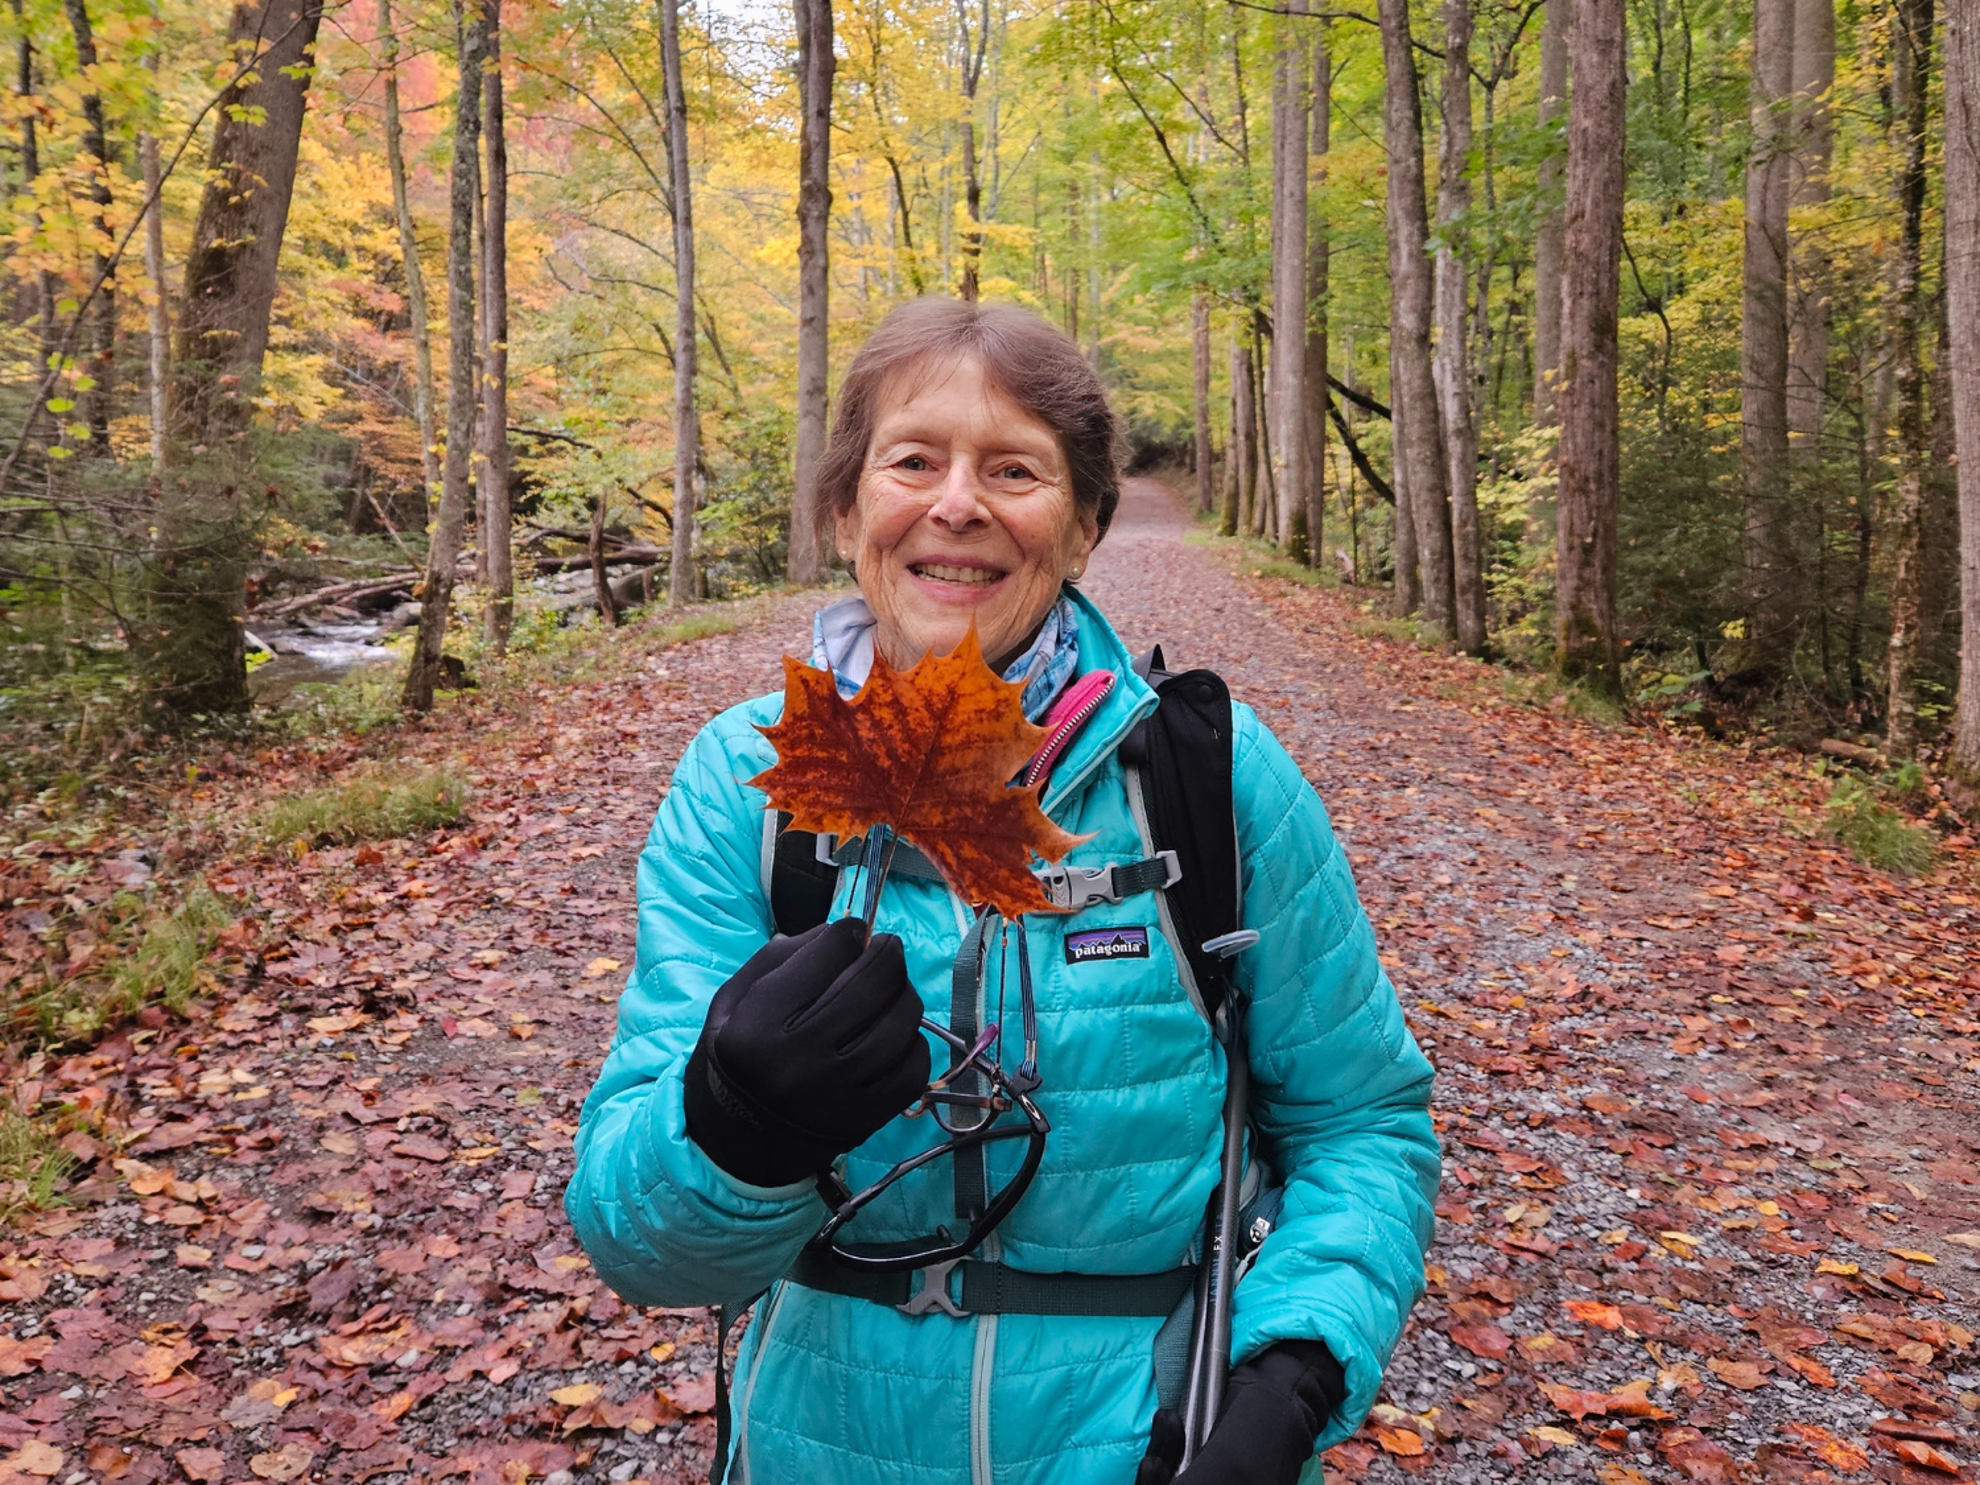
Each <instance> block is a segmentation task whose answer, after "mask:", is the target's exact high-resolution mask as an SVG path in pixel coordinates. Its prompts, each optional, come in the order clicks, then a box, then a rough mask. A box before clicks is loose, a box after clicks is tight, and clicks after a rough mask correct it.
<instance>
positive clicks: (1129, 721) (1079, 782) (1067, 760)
mask: <svg viewBox="0 0 1980 1485" xmlns="http://www.w3.org/2000/svg"><path fill="white" fill-rule="evenodd" d="M1065 591H1066V595H1067V597H1068V598H1070V599H1071V601H1072V604H1073V606H1074V607H1075V608H1076V609H1078V610H1079V674H1081V675H1084V674H1086V673H1087V672H1088V671H1092V670H1111V671H1112V672H1113V673H1114V688H1113V690H1111V691H1110V692H1108V693H1107V699H1106V700H1105V701H1103V702H1102V703H1101V704H1100V710H1099V711H1097V712H1095V713H1094V714H1093V720H1092V721H1090V722H1088V723H1087V724H1086V726H1085V727H1084V728H1083V729H1082V730H1081V731H1080V734H1079V736H1078V738H1077V739H1075V740H1074V742H1073V745H1072V746H1071V747H1070V748H1068V749H1067V750H1066V755H1065V756H1064V757H1063V758H1061V759H1060V760H1059V761H1058V763H1057V764H1056V765H1055V766H1054V767H1053V769H1052V777H1051V778H1050V780H1048V781H1047V783H1046V786H1045V797H1044V799H1043V800H1042V802H1041V807H1042V808H1043V809H1044V810H1045V811H1046V813H1048V814H1049V813H1051V811H1052V810H1053V809H1055V808H1056V807H1057V806H1058V805H1059V804H1061V803H1062V802H1064V801H1065V800H1067V799H1069V798H1071V797H1072V795H1073V794H1074V793H1075V792H1077V791H1078V790H1079V789H1081V788H1083V787H1084V786H1085V784H1086V782H1087V780H1088V779H1089V778H1090V777H1091V776H1092V774H1093V773H1094V771H1095V770H1096V769H1097V768H1098V767H1099V766H1100V765H1101V764H1102V763H1103V762H1105V761H1106V758H1107V756H1108V755H1109V754H1110V753H1112V752H1113V751H1114V750H1115V749H1116V748H1118V747H1119V746H1120V745H1121V744H1122V742H1124V741H1125V740H1126V738H1127V735H1128V733H1130V732H1132V731H1133V730H1134V727H1135V724H1136V723H1138V722H1140V721H1141V719H1142V718H1144V717H1146V716H1147V715H1148V714H1149V713H1150V712H1152V711H1154V710H1155V703H1156V696H1155V692H1154V690H1153V689H1152V688H1151V687H1150V686H1149V684H1148V683H1147V682H1146V681H1144V680H1143V679H1142V678H1141V677H1140V676H1138V675H1136V674H1135V672H1134V656H1133V655H1132V654H1130V653H1129V651H1128V648H1127V646H1126V645H1125V644H1123V643H1122V641H1121V637H1120V636H1119V635H1118V634H1116V633H1115V632H1114V626H1113V625H1112V624H1109V623H1108V622H1107V619H1106V616H1105V615H1104V614H1102V613H1101V612H1100V610H1099V609H1098V608H1096V607H1095V606H1094V604H1093V600H1092V599H1090V598H1088V597H1087V596H1086V595H1085V594H1084V593H1082V592H1081V591H1080V590H1079V589H1077V588H1073V587H1070V586H1068V587H1067V588H1066V590H1065Z"/></svg>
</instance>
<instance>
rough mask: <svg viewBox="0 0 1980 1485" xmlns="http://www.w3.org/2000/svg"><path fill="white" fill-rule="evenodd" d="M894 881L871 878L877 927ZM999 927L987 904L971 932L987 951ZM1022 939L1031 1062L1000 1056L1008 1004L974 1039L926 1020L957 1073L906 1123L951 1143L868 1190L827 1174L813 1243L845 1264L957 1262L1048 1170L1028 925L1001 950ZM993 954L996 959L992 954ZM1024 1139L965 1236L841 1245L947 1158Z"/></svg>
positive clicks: (881, 1266)
mask: <svg viewBox="0 0 1980 1485" xmlns="http://www.w3.org/2000/svg"><path fill="white" fill-rule="evenodd" d="M887 855H888V857H889V858H891V856H892V849H891V843H890V845H889V849H888V852H887ZM884 875H885V865H884V862H883V865H882V869H881V870H880V871H879V872H876V873H874V874H873V876H871V877H869V879H868V892H867V900H868V917H867V921H868V922H871V921H872V916H871V913H872V906H873V904H874V902H875V900H876V899H877V898H878V896H879V890H878V886H877V882H878V880H879V878H881V877H882V876H884ZM998 921H999V920H998V918H997V915H996V914H995V913H994V912H992V911H991V910H990V909H988V908H986V909H984V910H983V911H982V912H981V913H979V914H978V916H977V921H976V924H975V926H974V927H973V928H972V929H971V932H972V933H973V934H980V935H982V936H983V941H984V943H985V944H986V945H987V943H988V941H989V935H990V933H991V931H992V930H993V929H994V928H995V927H996V924H997V922H998ZM1013 938H1014V939H1015V940H1016V949H1017V960H1018V1000H1019V1011H1020V1015H1021V1017H1022V1027H1023V1034H1024V1057H1023V1060H1022V1061H1021V1062H1019V1064H1018V1066H1017V1068H1016V1070H1015V1071H1012V1072H1008V1073H1007V1072H1005V1071H1004V1068H1003V1063H1002V1059H1001V1057H1000V1056H999V1055H998V1051H999V1049H1000V1048H1001V1047H1002V1044H1003V1029H1002V1016H1001V1007H1000V1015H999V1019H998V1020H996V1021H992V1022H991V1023H989V1024H988V1025H986V1026H985V1027H984V1028H983V1030H982V1032H981V1033H980V1034H978V1036H977V1037H976V1039H975V1040H974V1041H970V1040H965V1039H964V1038H963V1037H961V1036H958V1035H957V1034H956V1033H955V1032H954V1031H952V1030H951V1029H950V1028H949V1027H947V1026H938V1025H937V1024H936V1023H935V1022H933V1021H931V1020H929V1019H928V1018H927V1017H925V1016H924V1017H922V1020H921V1026H922V1029H923V1030H924V1031H927V1032H929V1033H930V1034H931V1035H933V1036H935V1037H936V1038H938V1039H939V1040H940V1041H941V1042H943V1043H944V1044H945V1045H946V1046H947V1047H948V1049H949V1068H948V1071H947V1072H945V1073H943V1074H942V1075H941V1076H940V1077H938V1078H937V1079H935V1081H934V1082H933V1083H931V1084H929V1086H928V1091H927V1092H925V1093H923V1094H922V1095H921V1098H920V1099H919V1100H918V1101H917V1102H916V1103H915V1105H914V1107H913V1108H911V1109H909V1110H908V1111H907V1114H906V1117H907V1118H910V1119H919V1118H921V1117H923V1116H924V1115H926V1116H927V1117H929V1118H932V1119H933V1120H934V1121H935V1123H936V1125H937V1126H939V1127H940V1129H941V1130H942V1132H943V1133H944V1134H945V1135H947V1136H948V1138H947V1139H945V1140H943V1141H941V1142H940V1143H939V1144H935V1145H931V1146H929V1148H927V1149H926V1150H922V1151H919V1152H917V1153H916V1154H914V1155H911V1156H909V1157H908V1158H907V1159H906V1160H903V1161H901V1162H899V1163H898V1164H897V1165H895V1166H894V1167H893V1169H891V1170H889V1171H888V1172H887V1174H886V1175H884V1176H882V1177H881V1178H880V1179H879V1180H878V1181H876V1182H874V1183H873V1184H872V1185H871V1186H868V1187H866V1188H865V1189H864V1190H862V1191H859V1192H854V1191H853V1190H852V1189H851V1188H850V1187H849V1186H847V1185H846V1183H845V1181H844V1180H843V1179H842V1178H841V1177H840V1175H839V1173H838V1172H837V1171H836V1170H829V1171H826V1172H825V1173H823V1174H822V1175H820V1176H819V1178H818V1194H819V1195H820V1196H822V1197H823V1198H824V1199H825V1205H826V1206H828V1207H830V1208H831V1209H832V1215H831V1216H830V1217H828V1218H827V1219H826V1221H825V1225H824V1226H823V1227H821V1228H819V1230H818V1233H817V1236H815V1237H813V1238H812V1240H811V1244H810V1246H811V1247H812V1248H813V1249H814V1250H822V1251H826V1252H829V1253H831V1254H832V1256H833V1257H834V1258H835V1259H837V1260H838V1261H839V1262H840V1263H844V1264H848V1265H850V1266H852V1267H854V1268H859V1269H865V1270H868V1271H887V1270H898V1269H913V1268H927V1267H930V1266H932V1265H936V1264H943V1263H951V1262H954V1261H955V1260H957V1259H960V1258H964V1257H966V1256H968V1255H969V1254H970V1253H971V1252H973V1251H974V1250H975V1249H976V1248H977V1247H978V1246H979V1245H981V1243H982V1242H983V1240H984V1239H985V1238H987V1237H989V1236H990V1234H991V1233H992V1232H993V1231H995V1230H996V1228H997V1226H998V1224H1000V1223H1001V1222H1002V1221H1003V1220H1004V1219H1005V1218H1006V1217H1008V1216H1009V1215H1010V1214H1011V1212H1012V1210H1013V1209H1014V1208H1015V1207H1016V1206H1017V1204H1018V1202H1020V1201H1021V1200H1023V1198H1024V1194H1025V1192H1026V1191H1028V1190H1029V1189H1030V1187H1031V1182H1032V1179H1033V1178H1034V1177H1035V1176H1036V1175H1037V1174H1038V1167H1039V1164H1040V1162H1042V1161H1043V1160H1044V1158H1045V1136H1046V1135H1048V1134H1050V1133H1051V1132H1052V1125H1051V1121H1050V1120H1048V1119H1047V1118H1046V1117H1045V1115H1044V1113H1043V1111H1041V1110H1040V1109H1039V1107H1038V1105H1037V1103H1036V1102H1035V1101H1034V1100H1033V1099H1032V1094H1034V1093H1036V1092H1037V1091H1038V1089H1039V1088H1040V1087H1041V1086H1042V1083H1043V1080H1042V1079H1041V1078H1040V1077H1039V1075H1038V1006H1037V1001H1036V999H1035V997H1034V996H1033V993H1032V986H1031V956H1030V954H1029V953H1028V952H1027V946H1026V943H1025V933H1024V922H1023V920H1022V919H1019V920H1016V921H1015V922H1010V923H1007V924H1005V927H1004V931H1003V933H1002V934H1001V935H1000V944H1002V945H1003V946H1005V947H1008V945H1009V940H1010V939H1013ZM984 957H985V960H987V958H988V956H987V954H986V955H985V956H984ZM980 973H981V969H980V967H979V974H980ZM1000 998H1001V992H1000ZM1012 1113H1015V1114H1019V1115H1021V1116H1022V1119H1023V1122H1022V1123H1020V1122H1018V1121H1016V1120H1012V1121H1010V1122H1008V1123H1006V1122H1002V1121H1003V1120H1004V1116H1005V1115H1007V1114H1012ZM972 1115H973V1117H972ZM1018 1139H1021V1140H1027V1141H1029V1144H1028V1145H1027V1146H1026V1148H1025V1152H1024V1159H1023V1160H1022V1161H1021V1162H1020V1163H1019V1165H1018V1169H1017V1173H1016V1174H1015V1175H1013V1176H1012V1177H1011V1179H1010V1180H1009V1181H1008V1182H1007V1183H1005V1185H1004V1187H1003V1189H1002V1190H1000V1191H999V1192H997V1194H996V1195H995V1196H994V1197H992V1198H991V1199H990V1200H989V1201H988V1202H986V1203H985V1204H984V1207H983V1210H982V1211H981V1212H980V1213H978V1214H977V1215H976V1216H975V1217H973V1218H972V1219H970V1222H969V1225H968V1229H967V1231H965V1232H964V1234H963V1235H962V1237H960V1238H958V1237H956V1236H955V1234H954V1233H953V1232H951V1231H950V1229H949V1228H948V1227H947V1226H946V1225H944V1226H939V1227H937V1228H936V1229H935V1231H934V1233H933V1234H931V1235H930V1236H928V1237H925V1238H910V1239H908V1240H907V1241H905V1242H889V1243H842V1242H840V1241H839V1238H838V1235H839V1233H840V1231H841V1230H842V1229H843V1228H844V1227H845V1225H846V1224H847V1223H848V1222H850V1221H852V1219H853V1218H854V1217H856V1216H858V1215H859V1214H860V1212H862V1211H864V1210H865V1209H866V1208H867V1207H868V1206H869V1205H871V1204H872V1203H873V1202H874V1201H875V1200H876V1199H877V1198H878V1197H879V1196H880V1195H881V1193H882V1192H884V1191H886V1190H887V1189H888V1188H889V1187H891V1186H893V1185H895V1184H896V1183H897V1182H899V1181H901V1180H904V1179H905V1178H906V1177H908V1176H909V1175H912V1174H913V1173H914V1172H915V1171H918V1170H920V1169H921V1168H922V1167H923V1166H925V1165H929V1164H931V1163H932V1162H934V1161H936V1160H939V1159H941V1158H942V1157H943V1156H944V1155H949V1156H962V1155H965V1154H969V1153H973V1152H975V1151H977V1150H980V1149H982V1148H983V1147H984V1146H987V1145H990V1144H994V1143H998V1142H1001V1141H1004V1140H1018Z"/></svg>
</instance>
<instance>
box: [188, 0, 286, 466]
mask: <svg viewBox="0 0 1980 1485" xmlns="http://www.w3.org/2000/svg"><path fill="white" fill-rule="evenodd" d="M322 19H323V3H322V0H263V3H260V4H242V5H237V6H236V7H235V8H234V16H233V24H232V28H231V31H230V41H231V43H232V45H233V47H234V48H235V49H236V50H237V51H238V50H240V49H243V48H247V49H253V48H256V47H259V48H260V49H261V61H260V63H259V65H257V66H256V68H255V70H254V71H253V72H252V73H251V74H249V75H248V80H245V81H242V82H240V83H236V84H235V85H234V86H233V87H231V88H229V89H228V90H227V94H226V96H225V97H223V98H222V99H221V104H220V107H219V109H218V110H217V113H218V116H219V123H218V124H217V125H215V127H214V130H213V145H212V147H211V149H209V150H208V151H207V181H206V190H205V193H204V194H203V195H202V197H201V198H200V206H199V217H198V220H197V221H196V222H195V224H194V226H193V243H192V251H191V252H190V253H189V254H188V255H187V258H186V271H185V284H184V290H183V293H182V295H181V304H180V310H179V327H178V335H177V343H176V344H175V346H174V347H173V352H174V354H173V357H172V360H173V369H172V410H171V417H172V427H173V432H174V434H175V435H176V436H178V437H181V438H184V439H186V440H188V441H189V442H195V443H213V442H215V441H217V440H219V439H221V438H224V437H226V436H228V435H230V434H232V433H235V432H238V431H239V430H240V429H241V428H243V427H245V426H246V423H247V419H248V417H249V415H250V413H251V412H252V410H253V407H254V401H253V399H254V397H255V395H256V393H257V392H258V391H259V383H260V380H261V363H262V358H263V357H264V356H265V355H266V353H267V350H268V316H269V311H270V310H271V308H272V307H273V306H274V303H275V269H276V264H277V261H278V260H279V258H280V257H281V253H282V234H283V231H284V230H285V229H286V228H287V226H288V221H289V199H290V197H291V195H292V194H293V193H294V190H295V183H296V151H297V149H298V147H299V145H300V143H301V140H302V124H303V109H304V107H305V104H306V102H307V90H308V87H309V79H310V76H311V73H312V67H313V60H312V59H313V54H314V51H315V47H316V32H317V27H318V26H319V25H320V24H321V22H322Z"/></svg>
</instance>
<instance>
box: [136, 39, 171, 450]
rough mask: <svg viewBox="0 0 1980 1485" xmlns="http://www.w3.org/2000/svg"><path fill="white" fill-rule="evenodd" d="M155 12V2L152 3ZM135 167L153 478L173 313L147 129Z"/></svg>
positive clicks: (158, 179) (154, 57) (159, 175)
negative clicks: (147, 288) (146, 206)
mask: <svg viewBox="0 0 1980 1485" xmlns="http://www.w3.org/2000/svg"><path fill="white" fill-rule="evenodd" d="M153 14H154V15H155V14H156V5H155V3H154V6H153ZM158 62H159V53H158V51H157V50H156V49H155V48H154V49H153V51H152V53H151V55H150V56H149V57H147V58H145V66H146V67H148V68H149V69H150V70H151V75H152V78H153V83H152V86H153V87H154V88H155V87H156V86H157V82H156V79H157V76H158ZM138 168H139V169H140V170H142V171H143V172H144V194H145V199H146V200H148V201H149V202H150V203H151V208H150V210H148V211H147V212H146V213H145V216H144V273H145V277H146V278H148V279H150V280H151V302H150V303H149V304H147V305H146V306H145V318H146V321H147V324H148V329H149V330H150V335H151V344H150V346H149V347H148V350H149V352H150V354H149V356H148V358H147V365H148V371H149V376H148V378H147V384H146V387H145V390H146V392H147V393H148V394H149V404H148V405H149V410H150V413H151V474H152V478H153V479H157V478H158V477H159V476H161V475H163V474H164V473H165V427H166V411H165V399H166V384H165V379H166V377H167V376H168V375H170V367H171V350H172V313H171V308H170V306H169V305H168V304H167V302H166V298H165V200H164V197H163V195H162V194H161V192H162V190H163V188H164V184H165V177H164V171H163V167H162V165H161V164H160V162H159V158H158V136H157V135H156V134H153V133H152V132H151V131H150V130H148V129H147V130H146V131H145V132H144V133H143V134H142V135H140V136H139V137H138Z"/></svg>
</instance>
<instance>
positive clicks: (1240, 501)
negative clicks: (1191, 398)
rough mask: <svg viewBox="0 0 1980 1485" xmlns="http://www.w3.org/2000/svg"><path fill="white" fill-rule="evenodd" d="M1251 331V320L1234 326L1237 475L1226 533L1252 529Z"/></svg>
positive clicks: (1233, 448) (1229, 501)
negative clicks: (1249, 344)
mask: <svg viewBox="0 0 1980 1485" xmlns="http://www.w3.org/2000/svg"><path fill="white" fill-rule="evenodd" d="M1250 333H1251V330H1250V324H1249V322H1248V320H1245V321H1240V322H1239V323H1237V324H1236V325H1234V326H1233V327H1232V329H1231V452H1230V460H1231V469H1232V470H1233V471H1234V473H1235V477H1234V478H1233V479H1232V481H1231V483H1230V493H1229V495H1228V496H1227V497H1226V499H1225V504H1224V535H1226V536H1235V535H1237V534H1238V533H1239V532H1240V531H1243V532H1246V533H1247V534H1248V533H1249V532H1250V530H1251V508H1252V501H1253V499H1254V492H1253V488H1252V483H1253V481H1252V475H1253V472H1254V471H1253V466H1252V452H1251V446H1252V442H1253V439H1252V430H1253V428H1255V427H1256V426H1257V414H1256V413H1255V412H1254V411H1253V408H1252V392H1253V388H1252V385H1251V350H1250V347H1249V346H1248V345H1247V343H1246V337H1247V336H1248V335H1249V334H1250Z"/></svg>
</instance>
